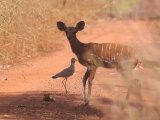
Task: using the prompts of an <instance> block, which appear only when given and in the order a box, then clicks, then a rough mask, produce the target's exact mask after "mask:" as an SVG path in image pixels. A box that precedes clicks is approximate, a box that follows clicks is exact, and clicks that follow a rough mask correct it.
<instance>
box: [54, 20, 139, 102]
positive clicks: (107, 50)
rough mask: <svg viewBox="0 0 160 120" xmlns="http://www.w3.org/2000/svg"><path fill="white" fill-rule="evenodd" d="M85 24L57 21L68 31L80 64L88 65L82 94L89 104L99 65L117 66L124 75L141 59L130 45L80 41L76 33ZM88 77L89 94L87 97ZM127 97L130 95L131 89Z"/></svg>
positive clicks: (61, 27)
mask: <svg viewBox="0 0 160 120" xmlns="http://www.w3.org/2000/svg"><path fill="white" fill-rule="evenodd" d="M84 26H85V22H84V21H80V22H78V23H77V24H76V26H75V27H67V26H66V25H65V24H64V23H63V22H61V21H58V22H57V27H58V29H59V30H60V31H64V32H65V33H66V36H67V38H68V40H69V43H70V46H71V49H72V52H73V53H75V54H76V56H77V58H78V61H79V62H80V64H82V65H83V66H86V67H87V71H86V73H85V75H84V76H83V80H82V82H83V89H82V95H83V99H84V103H85V105H88V103H89V98H90V96H91V87H92V80H93V79H94V76H95V73H96V69H97V67H104V68H116V69H117V70H118V71H119V72H120V73H121V74H122V75H123V76H124V75H125V74H124V73H125V72H124V71H127V72H128V71H129V70H130V69H133V68H135V67H136V66H137V65H138V64H139V61H138V59H137V58H136V57H135V56H134V50H133V49H132V48H130V47H128V46H124V45H121V44H115V43H101V44H100V43H82V42H80V41H79V40H78V38H77V36H76V33H77V32H78V31H81V30H83V29H84ZM87 79H88V96H87V97H86V93H85V89H86V81H87ZM126 97H127V98H128V97H129V91H128V93H127V96H126Z"/></svg>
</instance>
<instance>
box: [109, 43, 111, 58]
mask: <svg viewBox="0 0 160 120" xmlns="http://www.w3.org/2000/svg"><path fill="white" fill-rule="evenodd" d="M110 49H111V44H110V45H109V49H108V51H109V52H108V58H109V60H110V59H111V58H110V51H111V50H110Z"/></svg>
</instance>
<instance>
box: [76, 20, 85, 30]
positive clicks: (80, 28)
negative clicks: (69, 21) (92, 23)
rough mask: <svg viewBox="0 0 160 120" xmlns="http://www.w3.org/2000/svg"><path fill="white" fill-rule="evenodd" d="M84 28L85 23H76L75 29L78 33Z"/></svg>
mask: <svg viewBox="0 0 160 120" xmlns="http://www.w3.org/2000/svg"><path fill="white" fill-rule="evenodd" d="M84 26H85V22H84V21H80V22H78V23H77V25H76V28H77V30H78V31H81V30H83V29H84Z"/></svg>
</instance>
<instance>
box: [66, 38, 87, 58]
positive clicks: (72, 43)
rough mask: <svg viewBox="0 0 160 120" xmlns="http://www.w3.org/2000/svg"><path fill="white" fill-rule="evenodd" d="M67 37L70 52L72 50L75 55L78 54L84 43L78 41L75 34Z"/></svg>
mask: <svg viewBox="0 0 160 120" xmlns="http://www.w3.org/2000/svg"><path fill="white" fill-rule="evenodd" d="M68 39H69V43H70V46H71V49H72V52H74V53H75V54H76V55H77V54H79V53H80V52H81V51H82V49H83V46H84V43H82V42H80V41H79V40H78V39H77V37H76V35H74V36H73V37H72V38H69V37H68Z"/></svg>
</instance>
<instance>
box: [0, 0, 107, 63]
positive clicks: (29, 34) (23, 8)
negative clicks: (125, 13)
mask: <svg viewBox="0 0 160 120" xmlns="http://www.w3.org/2000/svg"><path fill="white" fill-rule="evenodd" d="M104 2H105V0H101V1H100V2H97V1H96V0H93V1H92V0H84V1H74V0H34V1H32V0H27V1H26V0H5V1H4V0H2V1H0V63H1V64H13V63H15V62H21V61H23V60H24V59H26V58H27V57H33V56H37V55H39V54H41V53H43V52H49V51H54V50H57V48H59V47H57V46H60V45H59V44H58V43H59V40H60V38H59V33H58V32H57V29H56V22H57V20H63V21H67V22H68V23H74V22H75V21H77V20H86V19H87V18H89V16H94V15H95V14H96V13H97V12H98V11H97V10H99V8H101V7H103V6H104Z"/></svg>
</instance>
